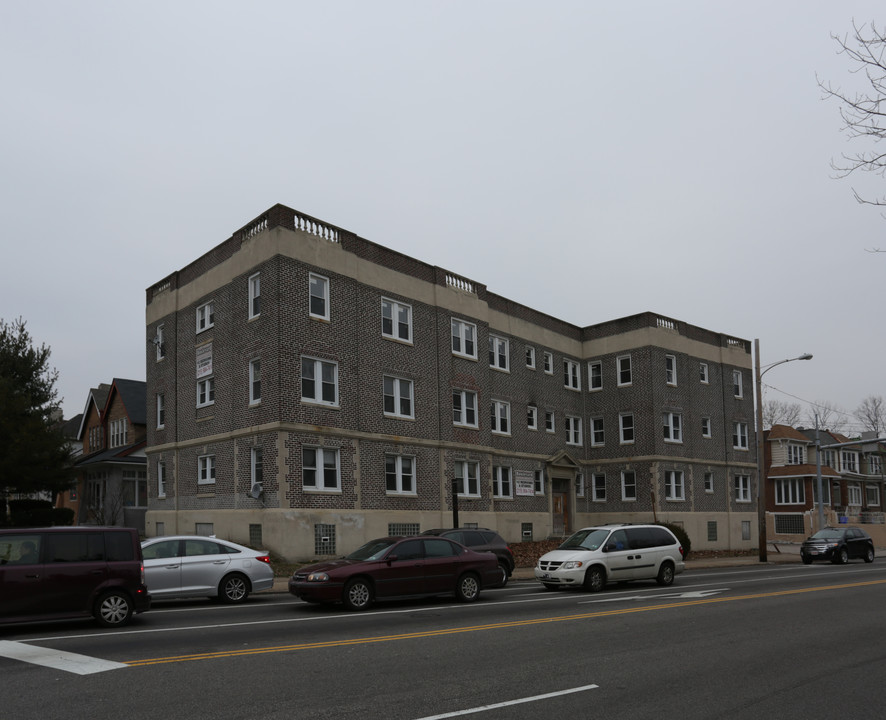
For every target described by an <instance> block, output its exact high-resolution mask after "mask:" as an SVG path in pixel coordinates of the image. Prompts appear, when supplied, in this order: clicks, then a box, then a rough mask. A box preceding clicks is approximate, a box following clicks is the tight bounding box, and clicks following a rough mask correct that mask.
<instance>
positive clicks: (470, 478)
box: [453, 460, 480, 497]
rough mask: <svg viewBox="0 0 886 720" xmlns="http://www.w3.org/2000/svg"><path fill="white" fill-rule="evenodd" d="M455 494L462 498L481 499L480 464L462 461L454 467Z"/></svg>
mask: <svg viewBox="0 0 886 720" xmlns="http://www.w3.org/2000/svg"><path fill="white" fill-rule="evenodd" d="M453 473H454V476H455V492H456V493H457V494H458V495H459V496H460V497H480V463H476V462H470V461H468V460H460V461H457V462H456V463H455V465H454V466H453Z"/></svg>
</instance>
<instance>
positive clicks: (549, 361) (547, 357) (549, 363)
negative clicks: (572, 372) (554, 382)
mask: <svg viewBox="0 0 886 720" xmlns="http://www.w3.org/2000/svg"><path fill="white" fill-rule="evenodd" d="M542 358H543V360H544V371H545V372H546V373H547V374H548V375H553V374H554V356H553V355H552V354H551V353H549V352H545V353H544V355H543V356H542Z"/></svg>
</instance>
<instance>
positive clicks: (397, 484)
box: [385, 455, 415, 495]
mask: <svg viewBox="0 0 886 720" xmlns="http://www.w3.org/2000/svg"><path fill="white" fill-rule="evenodd" d="M385 490H386V491H387V493H388V495H415V458H414V457H412V456H411V455H385Z"/></svg>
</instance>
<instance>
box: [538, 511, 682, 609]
mask: <svg viewBox="0 0 886 720" xmlns="http://www.w3.org/2000/svg"><path fill="white" fill-rule="evenodd" d="M684 568H685V565H684V563H683V548H682V547H681V546H680V543H679V542H678V540H677V538H676V536H675V535H674V533H672V532H671V531H670V530H668V529H667V528H666V527H663V526H661V525H631V524H627V523H623V524H619V525H599V526H597V527H587V528H582V529H581V530H579V531H578V532H576V533H574V534H573V535H571V536H570V537H569V538H567V539H566V541H565V542H564V543H563V544H562V545H560V547H558V548H557V549H556V550H553V551H551V552H549V553H545V554H544V555H542V556H541V557H540V558H539V559H538V562H537V563H536V565H535V577H536V578H537V579H538V580H539V581H540V582H541V584H542V585H544V586H545V587H546V588H547V589H549V590H556V589H558V588H563V587H583V588H584V589H585V590H590V591H591V592H599V591H600V590H602V589H603V588H604V586H605V585H606V583H607V582H626V581H628V580H652V579H655V580H657V581H658V584H659V585H670V584H671V583H672V582H674V576H675V575H678V574H680V573H681V572H683V569H684Z"/></svg>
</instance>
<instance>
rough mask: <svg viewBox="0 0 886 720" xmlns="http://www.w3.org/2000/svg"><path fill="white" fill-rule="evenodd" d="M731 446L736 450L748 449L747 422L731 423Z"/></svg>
mask: <svg viewBox="0 0 886 720" xmlns="http://www.w3.org/2000/svg"><path fill="white" fill-rule="evenodd" d="M732 447H733V448H735V449H736V450H747V449H748V424H747V423H743V422H736V423H732Z"/></svg>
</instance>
